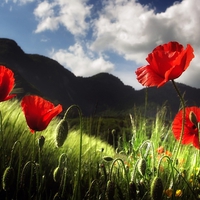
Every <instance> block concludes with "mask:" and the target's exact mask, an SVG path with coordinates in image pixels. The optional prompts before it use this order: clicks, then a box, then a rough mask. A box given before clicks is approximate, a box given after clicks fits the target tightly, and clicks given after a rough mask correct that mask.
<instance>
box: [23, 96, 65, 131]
mask: <svg viewBox="0 0 200 200" xmlns="http://www.w3.org/2000/svg"><path fill="white" fill-rule="evenodd" d="M21 106H22V109H23V112H24V115H25V118H26V122H27V124H28V126H29V128H30V130H31V132H32V133H34V132H35V131H43V130H44V129H46V127H47V126H48V124H49V123H50V121H51V120H52V119H53V118H54V117H55V116H57V115H58V114H59V113H61V112H62V106H61V105H60V104H59V105H57V106H56V107H55V106H54V105H53V104H52V103H51V102H49V101H47V100H45V99H43V98H41V97H39V96H34V95H29V96H25V97H23V99H22V102H21Z"/></svg>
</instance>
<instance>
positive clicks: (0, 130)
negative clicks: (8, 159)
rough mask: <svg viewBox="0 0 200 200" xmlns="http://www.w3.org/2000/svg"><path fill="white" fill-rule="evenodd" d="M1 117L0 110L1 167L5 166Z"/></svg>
mask: <svg viewBox="0 0 200 200" xmlns="http://www.w3.org/2000/svg"><path fill="white" fill-rule="evenodd" d="M2 121H3V118H2V115H1V111H0V126H1V127H0V134H1V142H2V144H1V148H2V154H3V156H2V168H4V167H5V149H4V137H3V122H2Z"/></svg>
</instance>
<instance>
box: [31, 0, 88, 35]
mask: <svg viewBox="0 0 200 200" xmlns="http://www.w3.org/2000/svg"><path fill="white" fill-rule="evenodd" d="M91 8H92V6H91V5H87V4H86V1H85V0H76V1H65V0H54V1H52V2H51V3H49V2H48V1H43V2H41V3H39V4H38V6H37V8H36V9H35V10H34V15H35V17H36V18H37V20H38V21H39V24H38V26H37V29H36V30H35V32H36V33H39V32H42V31H45V30H51V31H53V30H57V29H58V28H59V26H60V25H62V26H64V27H65V28H66V29H67V30H68V31H69V32H70V33H72V34H73V35H84V34H85V31H86V30H88V28H89V24H88V22H86V19H87V18H88V17H89V16H90V10H91Z"/></svg>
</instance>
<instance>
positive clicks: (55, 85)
mask: <svg viewBox="0 0 200 200" xmlns="http://www.w3.org/2000/svg"><path fill="white" fill-rule="evenodd" d="M0 64H4V65H6V66H7V67H8V68H10V69H11V70H13V72H14V73H15V78H16V88H22V89H23V92H21V93H19V94H18V98H19V99H20V98H21V97H23V96H24V95H26V94H37V95H40V96H42V97H44V98H46V99H48V100H50V101H51V102H53V103H55V104H57V103H60V104H62V105H63V107H64V109H67V108H68V107H69V106H70V105H72V104H77V105H79V106H80V108H81V110H82V112H83V114H84V115H93V114H95V115H124V114H129V113H130V112H133V108H134V106H137V107H144V104H145V95H146V94H147V98H148V106H149V107H148V114H149V115H154V114H155V113H156V107H157V106H162V105H163V103H165V102H166V105H168V106H169V108H170V110H171V111H172V113H176V112H177V110H178V108H179V105H180V103H179V98H178V97H177V94H176V92H175V90H174V88H173V86H172V84H171V83H167V84H166V85H165V86H163V87H161V88H159V89H157V88H155V87H153V88H148V89H142V90H138V91H137V90H135V89H134V88H132V87H131V86H127V85H124V84H123V83H122V81H121V80H120V79H119V78H117V77H115V76H113V75H111V74H108V73H100V74H97V75H94V76H91V77H87V78H83V77H76V76H75V75H74V74H73V73H71V72H70V71H69V70H67V69H66V68H64V67H63V66H62V65H60V64H59V63H58V62H57V61H55V60H52V59H50V58H48V57H45V56H41V55H37V54H27V53H25V52H24V51H23V50H22V49H21V48H20V47H19V46H18V44H17V43H16V42H15V41H13V40H11V39H6V38H0ZM178 87H179V88H180V90H181V92H182V93H183V92H184V93H185V99H186V100H187V105H200V89H196V88H192V87H189V86H186V85H184V84H178Z"/></svg>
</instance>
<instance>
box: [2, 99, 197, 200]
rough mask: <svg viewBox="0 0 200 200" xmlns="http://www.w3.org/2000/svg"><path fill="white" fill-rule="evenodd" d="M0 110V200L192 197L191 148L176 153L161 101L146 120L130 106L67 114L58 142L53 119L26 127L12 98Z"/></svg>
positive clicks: (194, 168)
mask: <svg viewBox="0 0 200 200" xmlns="http://www.w3.org/2000/svg"><path fill="white" fill-rule="evenodd" d="M75 108H76V107H75ZM72 109H73V108H72ZM75 110H76V109H75ZM0 111H1V118H0V125H1V129H0V154H1V156H0V157H1V162H0V175H1V177H2V184H1V186H0V197H1V199H2V200H3V199H5V200H11V199H19V200H21V199H37V200H45V199H47V200H51V199H69V200H71V199H73V200H78V199H85V200H86V199H87V200H89V199H94V200H96V199H100V200H104V199H105V200H112V199H116V200H118V199H122V200H123V199H124V200H131V199H136V200H142V199H143V200H146V199H147V200H150V199H153V200H161V199H162V200H164V199H191V200H192V199H200V187H199V186H200V165H199V150H197V149H195V148H194V147H193V146H190V145H187V146H183V145H180V146H179V147H180V150H179V151H178V152H177V148H178V145H179V143H178V142H177V141H176V140H175V138H174V136H173V134H172V131H171V122H170V121H169V120H168V119H166V113H167V110H166V108H165V107H162V108H161V109H159V110H158V111H157V115H156V117H155V118H153V119H148V118H145V117H144V113H142V112H140V111H139V110H137V109H134V108H133V114H132V115H130V116H127V117H125V118H123V119H115V118H92V117H91V118H83V119H82V118H81V117H77V118H73V119H71V118H70V117H69V119H68V124H66V126H67V127H68V128H67V127H66V129H65V131H66V139H65V137H63V138H62V137H61V138H59V139H60V140H61V141H59V142H60V143H59V144H58V141H57V140H58V139H57V140H56V138H58V136H57V134H58V133H57V132H56V130H57V126H58V124H59V122H60V121H61V119H60V118H56V119H54V120H52V121H51V123H50V124H49V126H48V127H47V129H46V130H45V131H42V132H36V134H32V133H30V131H29V129H28V127H27V124H26V121H25V118H24V115H23V113H22V110H21V107H20V104H19V102H18V101H17V100H10V101H6V102H2V103H0ZM77 116H78V115H77ZM44 138H45V141H44V140H43V139H44ZM43 142H44V144H43ZM62 144H63V145H62ZM58 146H59V147H58Z"/></svg>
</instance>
